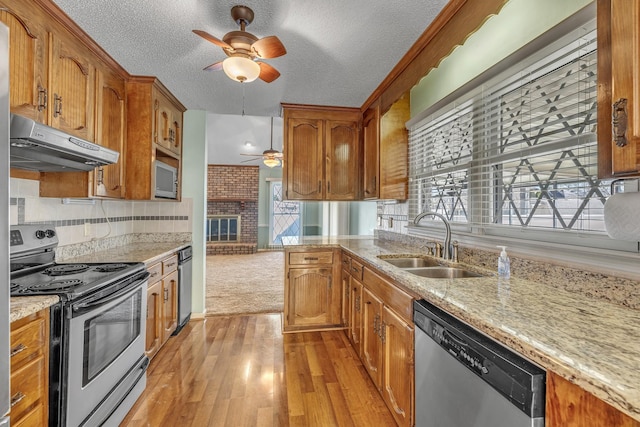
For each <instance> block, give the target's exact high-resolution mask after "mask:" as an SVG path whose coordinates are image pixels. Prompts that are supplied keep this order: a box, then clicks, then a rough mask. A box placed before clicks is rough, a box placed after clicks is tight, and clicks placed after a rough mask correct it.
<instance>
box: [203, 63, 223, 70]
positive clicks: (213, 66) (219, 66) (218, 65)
mask: <svg viewBox="0 0 640 427" xmlns="http://www.w3.org/2000/svg"><path fill="white" fill-rule="evenodd" d="M219 70H222V61H218V62H216V63H213V64H211V65H209V66H208V67H204V71H219Z"/></svg>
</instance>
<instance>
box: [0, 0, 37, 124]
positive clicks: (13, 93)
mask: <svg viewBox="0 0 640 427" xmlns="http://www.w3.org/2000/svg"><path fill="white" fill-rule="evenodd" d="M18 7H20V6H18ZM27 16H28V14H27V13H26V12H24V11H17V10H13V9H9V8H5V7H3V6H2V4H0V21H2V22H4V23H5V24H6V25H7V26H8V27H9V37H10V39H9V54H10V58H9V64H11V67H10V70H9V81H10V82H11V88H10V95H9V99H10V105H11V112H13V113H16V114H20V115H22V116H26V117H30V118H32V119H34V120H36V121H38V122H40V123H45V120H46V109H47V81H46V76H47V62H46V58H47V54H48V50H47V47H48V33H47V31H46V30H45V29H44V28H42V27H40V26H38V25H37V24H36V23H35V22H33V21H32V20H30V19H28V18H27Z"/></svg>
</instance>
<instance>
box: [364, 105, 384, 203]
mask: <svg viewBox="0 0 640 427" xmlns="http://www.w3.org/2000/svg"><path fill="white" fill-rule="evenodd" d="M362 129H363V141H364V147H363V150H364V153H363V156H362V157H363V161H364V163H363V173H362V175H363V177H364V178H363V183H362V187H363V190H364V194H363V197H364V198H365V199H376V198H378V195H379V192H380V187H379V185H378V181H379V179H380V170H379V160H378V159H379V157H378V156H379V150H380V108H379V107H375V108H371V109H369V110H367V112H366V113H365V115H364V117H363V119H362Z"/></svg>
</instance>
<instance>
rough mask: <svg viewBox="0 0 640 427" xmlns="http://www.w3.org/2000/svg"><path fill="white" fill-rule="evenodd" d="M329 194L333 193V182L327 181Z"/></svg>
mask: <svg viewBox="0 0 640 427" xmlns="http://www.w3.org/2000/svg"><path fill="white" fill-rule="evenodd" d="M327 193H331V181H327Z"/></svg>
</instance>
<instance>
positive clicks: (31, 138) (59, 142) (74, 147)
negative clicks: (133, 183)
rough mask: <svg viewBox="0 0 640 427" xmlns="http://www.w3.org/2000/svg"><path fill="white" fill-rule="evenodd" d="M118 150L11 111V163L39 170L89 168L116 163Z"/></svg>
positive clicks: (79, 169)
mask: <svg viewBox="0 0 640 427" xmlns="http://www.w3.org/2000/svg"><path fill="white" fill-rule="evenodd" d="M119 156H120V153H118V152H117V151H113V150H110V149H108V148H105V147H103V146H101V145H98V144H94V143H93V142H89V141H85V140H83V139H80V138H76V137H75V136H71V135H68V134H66V133H64V132H62V131H61V130H58V129H54V128H52V127H49V126H46V125H43V124H41V123H38V122H36V121H34V120H32V119H29V118H26V117H23V116H19V115H17V114H11V123H10V157H11V167H12V168H18V169H26V170H30V171H39V172H77V171H90V170H92V169H94V168H96V167H98V166H104V165H109V164H112V163H116V162H117V161H118V157H119Z"/></svg>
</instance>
